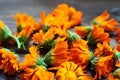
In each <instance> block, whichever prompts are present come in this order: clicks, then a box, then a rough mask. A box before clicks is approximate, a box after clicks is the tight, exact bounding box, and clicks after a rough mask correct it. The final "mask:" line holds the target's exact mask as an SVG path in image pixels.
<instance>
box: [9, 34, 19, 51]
mask: <svg viewBox="0 0 120 80" xmlns="http://www.w3.org/2000/svg"><path fill="white" fill-rule="evenodd" d="M10 37H11V38H13V39H14V40H15V41H16V43H17V47H18V49H20V48H21V44H20V41H19V40H18V38H17V37H15V36H13V35H10Z"/></svg>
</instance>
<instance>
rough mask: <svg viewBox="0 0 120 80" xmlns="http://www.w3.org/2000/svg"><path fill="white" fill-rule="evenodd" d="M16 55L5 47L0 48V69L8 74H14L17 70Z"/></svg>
mask: <svg viewBox="0 0 120 80" xmlns="http://www.w3.org/2000/svg"><path fill="white" fill-rule="evenodd" d="M18 65H19V64H18V56H17V55H16V54H15V53H14V52H10V51H9V50H7V49H4V48H1V49H0V69H3V71H4V73H7V74H8V75H14V74H15V73H16V72H17V71H18Z"/></svg>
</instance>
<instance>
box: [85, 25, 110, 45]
mask: <svg viewBox="0 0 120 80" xmlns="http://www.w3.org/2000/svg"><path fill="white" fill-rule="evenodd" d="M87 40H88V43H90V44H96V43H98V42H104V41H106V42H108V43H109V42H110V38H109V34H108V33H106V32H105V31H104V29H103V28H100V27H98V26H94V27H93V30H92V31H91V32H90V33H89V34H88V36H87Z"/></svg>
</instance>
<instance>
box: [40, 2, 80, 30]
mask: <svg viewBox="0 0 120 80" xmlns="http://www.w3.org/2000/svg"><path fill="white" fill-rule="evenodd" d="M81 18H82V12H80V11H77V10H76V9H75V8H73V7H69V6H68V5H67V4H60V5H58V6H57V7H56V8H55V9H54V10H53V11H52V12H51V13H50V14H48V15H47V16H46V15H45V13H44V12H42V15H41V19H42V20H41V24H42V25H43V29H46V30H47V29H48V28H49V27H53V26H54V27H62V26H67V29H69V28H70V27H72V26H75V25H79V24H80V23H81Z"/></svg>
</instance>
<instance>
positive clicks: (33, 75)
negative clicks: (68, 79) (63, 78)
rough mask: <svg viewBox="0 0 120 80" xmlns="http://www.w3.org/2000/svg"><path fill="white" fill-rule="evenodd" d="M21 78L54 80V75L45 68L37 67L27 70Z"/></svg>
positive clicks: (24, 79) (26, 79)
mask: <svg viewBox="0 0 120 80" xmlns="http://www.w3.org/2000/svg"><path fill="white" fill-rule="evenodd" d="M19 77H20V79H22V80H54V74H53V73H52V72H48V71H47V70H46V69H44V67H43V66H37V67H36V68H35V69H31V68H27V69H26V70H25V72H23V73H21V74H20V75H19Z"/></svg>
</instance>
